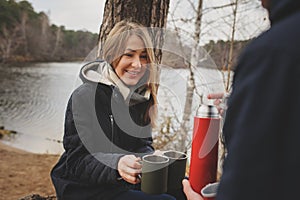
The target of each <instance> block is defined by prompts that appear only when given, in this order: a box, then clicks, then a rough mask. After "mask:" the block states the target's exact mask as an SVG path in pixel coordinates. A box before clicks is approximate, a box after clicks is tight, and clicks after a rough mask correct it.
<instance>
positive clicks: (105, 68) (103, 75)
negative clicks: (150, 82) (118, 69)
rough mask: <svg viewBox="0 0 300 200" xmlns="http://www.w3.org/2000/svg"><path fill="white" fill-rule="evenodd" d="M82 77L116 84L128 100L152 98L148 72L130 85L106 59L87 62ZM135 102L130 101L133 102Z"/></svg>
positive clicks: (82, 69)
mask: <svg viewBox="0 0 300 200" xmlns="http://www.w3.org/2000/svg"><path fill="white" fill-rule="evenodd" d="M79 77H80V79H81V80H82V81H83V82H84V83H85V82H93V83H102V84H104V85H108V86H114V87H115V88H117V89H118V90H119V92H120V93H121V94H122V96H123V98H124V100H125V101H126V102H128V103H129V102H130V101H132V100H133V102H135V103H137V102H140V101H145V100H149V99H150V90H149V89H148V88H147V86H146V80H147V77H148V73H146V74H145V76H144V77H143V78H141V80H140V81H139V82H138V83H137V84H136V86H133V87H128V86H127V85H125V84H124V82H123V81H122V80H120V78H119V77H118V75H117V74H116V73H115V71H114V70H113V68H112V66H111V65H110V64H109V63H107V62H106V61H104V60H95V61H92V62H89V63H87V64H85V65H84V66H83V67H82V68H81V69H80V74H79ZM133 102H130V104H131V103H133Z"/></svg>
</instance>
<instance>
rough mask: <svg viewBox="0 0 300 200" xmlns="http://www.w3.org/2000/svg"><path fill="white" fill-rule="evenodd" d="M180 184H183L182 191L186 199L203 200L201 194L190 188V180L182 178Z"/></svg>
mask: <svg viewBox="0 0 300 200" xmlns="http://www.w3.org/2000/svg"><path fill="white" fill-rule="evenodd" d="M182 185H183V192H184V193H185V195H186V197H187V199H188V200H203V198H202V197H201V195H200V194H198V193H197V192H195V191H194V190H193V189H192V187H191V185H190V182H189V181H188V180H186V179H184V180H183V181H182Z"/></svg>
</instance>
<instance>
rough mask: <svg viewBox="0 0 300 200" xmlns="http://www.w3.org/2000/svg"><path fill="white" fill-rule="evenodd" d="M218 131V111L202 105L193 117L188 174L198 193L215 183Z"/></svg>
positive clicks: (213, 107) (212, 107)
mask: <svg viewBox="0 0 300 200" xmlns="http://www.w3.org/2000/svg"><path fill="white" fill-rule="evenodd" d="M219 130H220V116H219V112H218V109H217V108H216V107H215V106H213V105H204V104H202V105H201V106H200V108H199V114H198V116H196V117H194V130H193V140H192V151H191V161H190V162H191V164H190V173H189V180H190V183H191V186H192V188H193V190H194V191H196V192H198V193H200V191H201V189H202V188H203V187H204V186H206V185H207V184H209V183H213V182H215V181H216V176H217V164H218V140H219ZM204 199H205V198H204ZM210 199H211V198H210Z"/></svg>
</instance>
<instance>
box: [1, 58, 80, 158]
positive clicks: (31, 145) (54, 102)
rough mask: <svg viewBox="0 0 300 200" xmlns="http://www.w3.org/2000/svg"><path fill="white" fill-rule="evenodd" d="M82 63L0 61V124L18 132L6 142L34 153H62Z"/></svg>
mask: <svg viewBox="0 0 300 200" xmlns="http://www.w3.org/2000/svg"><path fill="white" fill-rule="evenodd" d="M80 66H81V63H35V64H26V65H23V66H7V65H5V66H4V65H0V113H1V114H0V125H2V126H5V128H6V129H9V130H15V131H17V132H18V134H16V136H15V137H14V138H10V139H7V138H6V139H5V140H4V142H5V143H7V144H9V145H11V146H14V147H17V148H21V149H24V150H27V151H30V152H35V153H61V152H62V144H61V143H59V142H58V141H61V140H62V133H63V122H64V112H65V107H66V104H67V101H68V98H69V96H70V94H71V92H72V90H73V89H74V88H75V85H76V84H77V82H78V81H79V80H78V79H77V77H78V76H77V74H78V72H79V69H80Z"/></svg>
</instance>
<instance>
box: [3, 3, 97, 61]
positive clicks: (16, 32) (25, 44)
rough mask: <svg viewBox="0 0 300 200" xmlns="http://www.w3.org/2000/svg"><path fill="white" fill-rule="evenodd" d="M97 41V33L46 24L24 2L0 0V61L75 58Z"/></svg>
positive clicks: (40, 15) (86, 51) (67, 59)
mask: <svg viewBox="0 0 300 200" xmlns="http://www.w3.org/2000/svg"><path fill="white" fill-rule="evenodd" d="M97 40H98V34H94V33H91V32H88V31H73V30H66V29H65V27H64V26H56V25H54V24H50V23H49V18H48V16H47V15H46V14H45V13H44V12H39V13H37V12H35V11H34V9H33V7H32V5H31V3H29V2H28V1H20V2H16V1H15V0H0V62H9V61H13V62H24V61H73V60H79V59H83V58H84V57H85V56H87V54H88V53H89V52H90V51H91V50H92V49H93V48H94V47H95V46H96V45H97Z"/></svg>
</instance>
